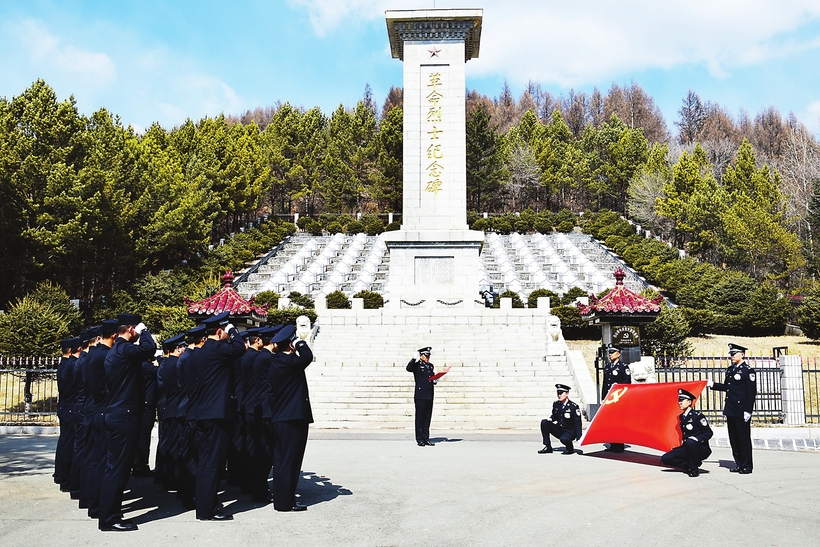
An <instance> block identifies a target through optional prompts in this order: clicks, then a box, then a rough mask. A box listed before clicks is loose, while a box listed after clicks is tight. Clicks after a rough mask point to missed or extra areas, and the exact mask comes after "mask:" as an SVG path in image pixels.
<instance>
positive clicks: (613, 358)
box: [601, 344, 632, 452]
mask: <svg viewBox="0 0 820 547" xmlns="http://www.w3.org/2000/svg"><path fill="white" fill-rule="evenodd" d="M606 352H607V354H608V355H609V363H606V364H605V365H604V383H603V384H602V385H601V402H603V401H604V399H606V396H607V395H608V394H609V390H610V389H612V386H613V385H615V384H631V383H632V374H631V372H630V370H629V366H628V365H626V364H624V363H623V361H621V348H619V347H618V346H613V345H612V344H609V346H608V347H607V350H606ZM606 451H607V452H623V451H624V445H623V444H622V443H609V448H607V449H606Z"/></svg>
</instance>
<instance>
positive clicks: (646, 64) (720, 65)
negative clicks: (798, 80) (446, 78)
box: [290, 0, 820, 87]
mask: <svg viewBox="0 0 820 547" xmlns="http://www.w3.org/2000/svg"><path fill="white" fill-rule="evenodd" d="M290 2H291V4H292V5H297V6H301V7H303V8H304V9H306V10H307V11H308V13H309V15H310V19H311V23H312V24H313V28H314V30H315V31H316V33H317V34H319V35H323V34H325V33H328V32H331V31H333V30H335V29H338V28H343V25H344V23H345V21H347V20H350V19H367V20H375V19H379V18H383V17H384V11H385V10H386V9H412V8H418V7H419V6H418V2H405V1H403V0H290ZM487 4H489V5H487ZM425 7H432V6H425ZM438 7H445V6H438ZM446 7H475V2H474V0H469V1H461V0H451V1H450V2H448V5H447V6H446ZM818 19H820V3H819V2H817V1H816V0H790V1H789V2H783V1H782V0H722V1H720V2H715V1H714V0H690V1H689V2H686V3H683V2H658V1H657V0H621V1H620V2H612V1H611V0H576V1H575V2H566V1H560V0H550V1H540V2H532V1H530V0H505V1H503V2H500V1H499V2H492V3H486V2H485V7H484V21H483V28H482V35H481V53H480V58H479V59H477V60H475V61H471V66H470V70H471V71H474V73H477V74H479V75H482V74H501V75H503V76H504V77H506V78H508V79H509V80H510V81H511V82H515V83H518V84H524V83H526V81H527V80H528V79H533V80H539V81H541V82H542V83H557V84H560V85H562V86H567V87H569V86H580V85H585V84H589V83H593V82H599V81H601V80H606V79H609V78H615V77H622V76H623V75H624V74H629V73H634V72H636V71H642V70H647V69H653V68H663V69H668V68H673V67H675V66H680V65H686V64H689V65H704V66H706V67H707V68H708V70H709V71H710V73H711V74H712V75H713V76H714V77H726V76H728V75H729V74H730V73H731V72H732V70H733V69H735V68H738V67H743V66H750V65H756V64H759V63H762V62H764V61H767V60H771V59H777V58H781V57H784V56H786V55H788V54H790V53H793V52H795V51H802V50H806V49H817V48H818V47H820V43H818V41H817V40H816V39H815V38H814V37H810V38H800V37H799V36H798V35H796V34H795V33H797V32H798V31H799V30H800V29H801V27H804V26H806V25H808V24H810V23H812V22H816V21H817V20H818Z"/></svg>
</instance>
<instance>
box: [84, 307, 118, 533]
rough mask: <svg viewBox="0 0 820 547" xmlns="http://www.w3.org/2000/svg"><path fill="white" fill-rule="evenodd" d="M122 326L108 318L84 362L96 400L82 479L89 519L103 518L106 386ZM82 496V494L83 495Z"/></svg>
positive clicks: (86, 379)
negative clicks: (108, 359)
mask: <svg viewBox="0 0 820 547" xmlns="http://www.w3.org/2000/svg"><path fill="white" fill-rule="evenodd" d="M118 330H119V323H118V322H117V320H115V319H106V320H105V321H103V322H102V325H101V326H100V341H99V343H98V344H97V345H96V346H94V347H92V348H91V349H90V350H89V352H88V357H87V358H86V360H85V361H84V362H83V382H84V384H85V391H86V393H87V395H86V402H88V398H89V397H90V398H91V399H92V406H91V407H90V410H91V416H90V417H88V418H87V420H88V423H89V424H90V428H91V431H90V434H89V435H88V437H87V440H88V442H89V443H90V446H89V447H87V449H86V460H87V463H85V464H84V465H83V472H82V473H81V478H80V480H81V481H82V482H83V483H84V487H83V488H87V489H88V491H89V500H88V516H89V517H90V518H92V519H96V518H99V516H100V491H101V490H102V479H103V473H104V471H105V465H106V462H107V461H108V443H107V440H106V436H105V410H106V408H107V407H108V388H107V387H106V386H105V358H106V357H107V356H108V352H109V351H110V350H111V348H112V347H113V346H114V340H116V338H117V331H118ZM81 495H82V494H81Z"/></svg>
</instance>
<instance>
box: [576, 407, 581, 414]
mask: <svg viewBox="0 0 820 547" xmlns="http://www.w3.org/2000/svg"><path fill="white" fill-rule="evenodd" d="M575 413H576V414H577V415H578V416H580V415H581V409H580V408H576V409H575Z"/></svg>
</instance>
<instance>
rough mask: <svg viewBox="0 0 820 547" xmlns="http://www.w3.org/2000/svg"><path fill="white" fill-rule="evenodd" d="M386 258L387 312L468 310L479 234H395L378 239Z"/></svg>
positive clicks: (477, 270) (475, 286)
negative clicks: (399, 310) (382, 239)
mask: <svg viewBox="0 0 820 547" xmlns="http://www.w3.org/2000/svg"><path fill="white" fill-rule="evenodd" d="M384 242H385V244H386V245H387V249H388V251H389V253H390V279H389V283H388V291H387V292H388V295H387V299H388V300H389V302H388V304H387V306H388V307H390V308H393V309H395V308H408V307H409V308H412V307H424V308H438V307H441V308H474V307H477V306H483V303H481V300H480V298H479V294H478V290H479V282H480V276H481V262H480V260H479V255H480V254H481V248H482V245H483V244H484V232H480V231H475V230H399V231H396V232H388V233H386V234H385V235H384Z"/></svg>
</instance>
